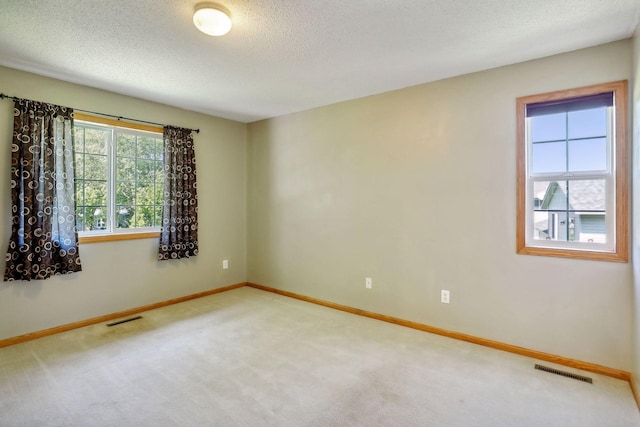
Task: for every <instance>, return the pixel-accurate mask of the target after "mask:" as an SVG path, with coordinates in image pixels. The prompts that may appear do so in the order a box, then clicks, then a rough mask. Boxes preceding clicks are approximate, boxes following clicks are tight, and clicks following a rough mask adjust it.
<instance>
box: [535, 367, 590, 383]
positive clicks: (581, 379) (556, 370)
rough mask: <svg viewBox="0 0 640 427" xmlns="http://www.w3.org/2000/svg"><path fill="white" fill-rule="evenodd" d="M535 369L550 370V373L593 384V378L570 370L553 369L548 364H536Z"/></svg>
mask: <svg viewBox="0 0 640 427" xmlns="http://www.w3.org/2000/svg"><path fill="white" fill-rule="evenodd" d="M536 369H537V370H539V371H545V372H550V373H552V374H556V375H561V376H563V377H567V378H572V379H574V380H578V381H582V382H585V383H589V384H593V380H592V379H591V378H589V377H584V376H582V375H578V374H572V373H571V372H565V371H560V370H558V369H553V368H550V367H548V366H542V365H536Z"/></svg>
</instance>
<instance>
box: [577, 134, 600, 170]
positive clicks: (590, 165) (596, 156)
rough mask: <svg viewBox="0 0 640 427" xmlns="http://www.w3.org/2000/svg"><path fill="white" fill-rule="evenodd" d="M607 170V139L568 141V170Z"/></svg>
mask: <svg viewBox="0 0 640 427" xmlns="http://www.w3.org/2000/svg"><path fill="white" fill-rule="evenodd" d="M603 170H607V139H606V138H598V139H580V140H578V141H569V171H571V172H580V171H603Z"/></svg>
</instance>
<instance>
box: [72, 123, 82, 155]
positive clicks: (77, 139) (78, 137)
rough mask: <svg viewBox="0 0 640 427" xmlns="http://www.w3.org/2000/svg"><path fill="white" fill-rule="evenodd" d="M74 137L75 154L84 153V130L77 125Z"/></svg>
mask: <svg viewBox="0 0 640 427" xmlns="http://www.w3.org/2000/svg"><path fill="white" fill-rule="evenodd" d="M73 137H74V141H73V149H74V150H75V152H76V153H77V152H84V128H83V127H80V126H77V125H76V126H75V127H74V135H73Z"/></svg>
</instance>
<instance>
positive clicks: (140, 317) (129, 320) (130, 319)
mask: <svg viewBox="0 0 640 427" xmlns="http://www.w3.org/2000/svg"><path fill="white" fill-rule="evenodd" d="M138 319H142V316H136V317H130V318H128V319H124V320H118V321H117V322H113V323H107V326H109V327H111V326H116V325H119V324H121V323H127V322H133V321H134V320H138Z"/></svg>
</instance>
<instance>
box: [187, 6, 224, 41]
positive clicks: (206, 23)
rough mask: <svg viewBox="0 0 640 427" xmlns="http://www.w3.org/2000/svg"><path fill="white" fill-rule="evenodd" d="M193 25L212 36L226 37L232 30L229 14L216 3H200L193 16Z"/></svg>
mask: <svg viewBox="0 0 640 427" xmlns="http://www.w3.org/2000/svg"><path fill="white" fill-rule="evenodd" d="M193 24H194V25H195V26H196V28H198V29H199V30H200V31H202V32H203V33H205V34H208V35H210V36H224V35H225V34H227V33H228V32H229V31H230V30H231V25H232V23H231V17H230V15H229V12H228V11H227V10H226V9H225V8H223V7H222V6H220V5H218V4H215V3H200V4H198V5H196V11H195V12H194V14H193Z"/></svg>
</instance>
